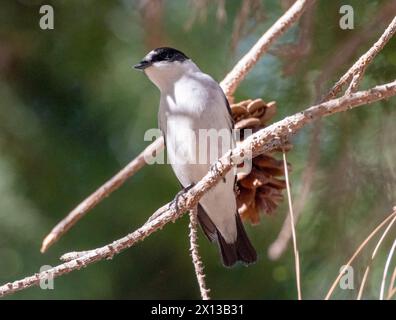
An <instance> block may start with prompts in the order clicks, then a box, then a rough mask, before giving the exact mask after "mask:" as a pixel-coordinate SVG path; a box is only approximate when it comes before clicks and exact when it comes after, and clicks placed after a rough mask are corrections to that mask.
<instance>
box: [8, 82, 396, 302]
mask: <svg viewBox="0 0 396 320" xmlns="http://www.w3.org/2000/svg"><path fill="white" fill-rule="evenodd" d="M394 95H396V80H395V81H393V82H391V83H387V84H384V85H380V86H377V87H374V88H372V89H370V90H366V91H359V92H356V93H354V94H351V95H349V96H343V97H341V98H338V99H334V100H330V101H327V102H324V103H321V104H318V105H315V106H313V107H310V108H308V109H306V110H305V111H303V112H300V113H298V114H295V115H293V116H289V117H287V118H285V119H283V120H281V121H279V122H276V123H274V124H272V125H271V126H269V127H266V128H264V129H262V130H260V131H258V132H256V133H255V134H253V135H251V136H249V137H248V138H247V139H245V140H244V141H243V142H242V143H241V144H240V145H238V146H237V147H236V148H235V149H233V150H232V152H231V153H230V152H229V153H227V154H225V155H224V156H223V157H221V159H219V160H218V165H217V168H218V170H211V171H210V172H208V173H207V174H206V175H205V176H204V177H203V178H202V180H201V181H199V182H198V183H197V184H196V185H195V186H194V187H193V188H191V189H190V190H189V191H187V192H186V193H185V194H184V197H180V198H181V199H180V198H179V201H178V205H177V208H178V209H177V210H176V206H169V207H168V208H167V209H164V207H161V208H160V209H159V210H161V211H162V212H163V213H162V214H161V215H159V216H156V218H155V219H154V220H152V221H149V222H147V223H146V224H145V225H143V226H142V227H140V228H139V229H137V230H136V231H134V232H132V233H130V234H129V235H127V236H125V237H123V238H121V239H119V240H116V241H114V242H113V243H111V244H109V245H106V246H104V247H101V248H98V249H94V250H91V251H88V253H86V254H83V255H81V256H78V257H77V258H76V259H73V260H71V261H69V262H66V263H63V264H61V265H59V266H56V267H54V268H52V269H50V270H47V271H45V272H42V273H38V274H35V275H34V276H31V277H27V278H24V279H22V280H18V281H15V282H12V283H8V284H5V285H3V286H1V287H0V297H2V296H5V295H7V294H11V293H13V292H16V291H19V290H23V289H26V288H28V287H31V286H34V285H38V284H39V283H40V279H41V278H43V277H45V276H47V275H48V274H51V275H52V276H53V277H58V276H61V275H63V274H65V273H69V272H72V271H74V270H78V269H80V268H82V267H85V266H87V265H89V264H91V263H94V262H97V261H99V260H102V259H106V258H110V257H112V256H113V255H115V254H118V253H120V252H121V251H123V250H125V249H127V248H129V247H131V246H132V245H134V244H135V243H137V242H138V241H141V240H143V239H144V238H146V237H147V236H149V235H150V234H152V233H153V232H155V231H157V230H159V229H161V228H162V227H163V226H164V225H166V224H167V223H168V222H170V221H175V220H176V219H178V218H179V217H180V216H181V215H182V214H183V213H184V212H186V211H188V210H190V209H192V208H193V207H194V206H196V205H197V204H198V202H199V200H200V198H201V197H202V196H203V195H204V194H205V193H206V192H208V191H209V190H210V189H211V188H212V187H213V186H214V185H215V184H216V183H217V182H218V181H220V180H221V178H222V177H223V176H224V175H225V174H226V173H227V172H228V171H229V170H230V169H231V168H232V167H233V165H234V164H236V163H239V162H241V161H243V159H245V158H247V157H249V156H251V154H253V155H257V154H260V153H263V152H269V151H271V150H273V149H274V148H278V147H280V146H281V145H282V142H283V141H285V140H288V138H289V137H290V135H293V134H295V133H297V132H298V130H299V129H301V128H302V127H304V126H305V125H307V124H309V123H311V122H312V121H314V120H315V119H318V118H320V117H326V116H329V115H331V114H334V113H337V112H341V111H346V110H349V109H352V108H354V107H357V106H361V105H365V104H369V103H373V102H376V101H379V100H383V99H386V98H389V97H391V96H394ZM230 154H232V156H230Z"/></svg>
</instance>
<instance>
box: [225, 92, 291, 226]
mask: <svg viewBox="0 0 396 320" xmlns="http://www.w3.org/2000/svg"><path fill="white" fill-rule="evenodd" d="M231 112H232V117H233V119H234V121H235V128H236V129H251V130H252V131H253V133H254V132H256V131H258V130H260V129H262V128H264V127H266V126H267V124H268V123H269V121H270V120H271V119H272V117H273V116H274V115H275V113H276V103H275V101H271V102H268V103H267V102H264V101H263V100H262V99H255V100H251V99H249V100H245V101H241V102H239V103H235V104H232V105H231ZM243 139H244V137H243V132H241V140H243ZM291 147H292V146H291V145H290V144H287V145H285V146H284V149H285V150H286V151H289V150H290V149H291ZM281 151H282V150H274V152H281ZM274 152H271V153H268V154H261V155H259V156H257V157H255V158H253V161H252V164H253V167H252V170H251V172H250V173H249V174H244V173H240V174H238V176H237V190H238V191H237V205H238V212H239V214H240V215H241V216H242V218H243V219H244V220H250V222H251V223H252V224H258V223H259V222H260V211H261V212H264V213H266V214H272V213H273V212H274V211H275V210H276V208H277V207H278V205H279V203H280V202H282V200H283V195H282V191H283V189H285V188H286V182H285V181H284V180H283V179H282V177H283V175H284V168H283V161H282V160H277V159H276V158H275V157H274V156H273V153H274ZM288 170H290V165H289V164H288Z"/></svg>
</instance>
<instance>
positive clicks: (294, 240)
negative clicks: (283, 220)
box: [283, 150, 302, 300]
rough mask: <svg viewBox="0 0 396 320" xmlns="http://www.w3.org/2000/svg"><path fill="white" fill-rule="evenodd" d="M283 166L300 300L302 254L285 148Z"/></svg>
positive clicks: (299, 298) (300, 298)
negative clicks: (300, 252)
mask: <svg viewBox="0 0 396 320" xmlns="http://www.w3.org/2000/svg"><path fill="white" fill-rule="evenodd" d="M283 167H284V169H285V180H286V189H287V199H288V202H289V213H290V228H291V229H292V236H293V250H294V262H295V268H296V283H297V296H298V300H302V294H301V281H300V255H299V253H298V248H297V237H296V229H295V224H294V214H293V203H292V198H291V192H290V183H289V172H288V170H287V160H286V152H285V151H284V150H283Z"/></svg>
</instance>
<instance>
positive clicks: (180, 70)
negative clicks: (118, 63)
mask: <svg viewBox="0 0 396 320" xmlns="http://www.w3.org/2000/svg"><path fill="white" fill-rule="evenodd" d="M197 71H198V72H199V71H200V70H199V68H198V67H197V65H196V64H195V63H194V62H192V61H191V60H186V61H183V62H179V61H174V62H155V63H154V64H153V65H151V66H150V67H148V68H146V69H145V70H144V72H145V74H146V75H147V76H148V78H149V79H150V80H151V82H153V83H154V84H155V85H156V86H157V87H158V89H159V90H160V91H165V90H168V89H170V88H171V87H173V85H174V84H175V83H176V82H177V81H178V80H179V79H180V78H182V77H183V76H186V75H188V74H190V73H194V72H197Z"/></svg>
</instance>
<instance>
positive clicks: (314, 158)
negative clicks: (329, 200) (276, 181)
mask: <svg viewBox="0 0 396 320" xmlns="http://www.w3.org/2000/svg"><path fill="white" fill-rule="evenodd" d="M320 129H321V122H320V121H316V122H315V124H314V128H313V131H312V138H311V141H310V149H309V155H308V161H307V163H308V164H307V166H306V167H305V168H304V171H303V173H302V176H301V180H302V187H301V189H300V191H299V193H298V199H297V200H296V201H295V205H294V223H297V221H298V219H299V217H300V215H301V213H302V212H303V209H304V205H305V202H306V201H307V199H308V196H309V195H310V190H311V187H312V183H313V178H314V172H315V167H316V165H317V163H318V160H319V136H320ZM291 238H292V228H291V224H290V215H287V216H286V218H285V220H284V221H283V225H282V228H281V230H280V231H279V234H278V237H277V238H276V239H275V240H274V242H273V243H272V244H271V245H270V246H269V248H268V257H269V258H270V259H271V260H277V259H279V258H280V256H281V255H282V254H283V253H284V252H285V250H286V248H287V245H288V243H289V241H290V239H291Z"/></svg>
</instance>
